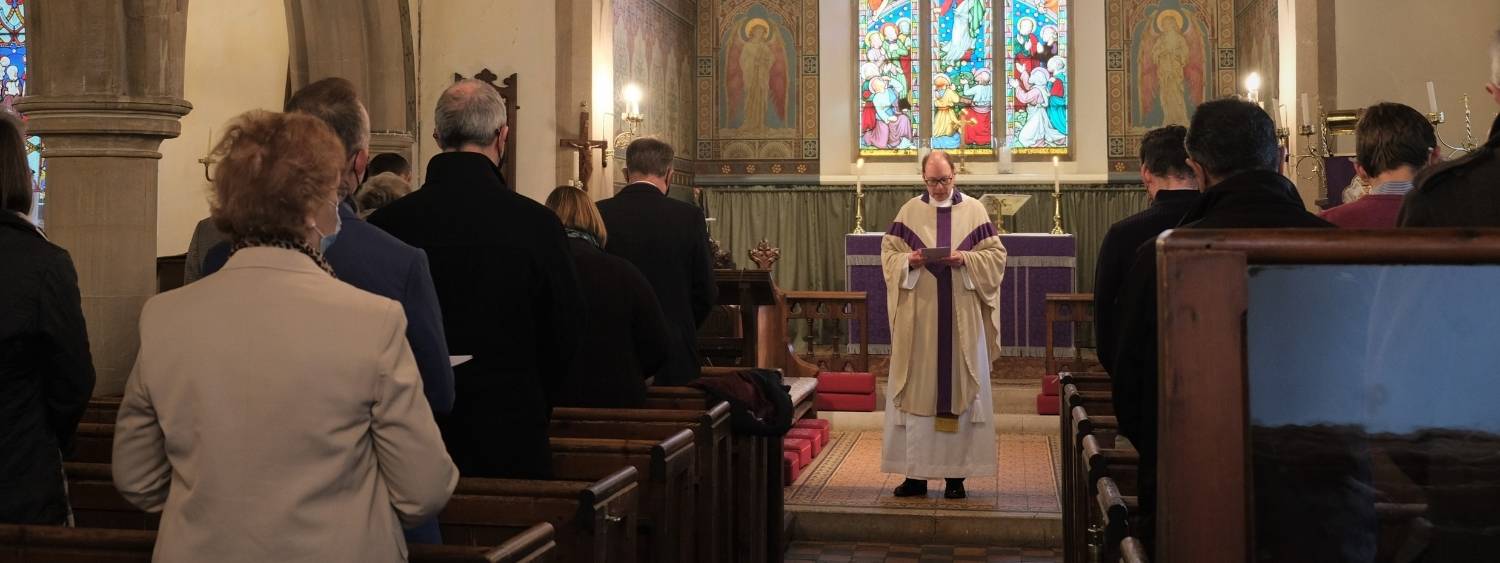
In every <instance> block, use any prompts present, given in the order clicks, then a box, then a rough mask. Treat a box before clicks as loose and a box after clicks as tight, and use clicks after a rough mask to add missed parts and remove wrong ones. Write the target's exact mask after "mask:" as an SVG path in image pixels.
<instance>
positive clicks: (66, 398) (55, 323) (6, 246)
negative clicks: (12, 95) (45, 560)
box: [0, 113, 94, 524]
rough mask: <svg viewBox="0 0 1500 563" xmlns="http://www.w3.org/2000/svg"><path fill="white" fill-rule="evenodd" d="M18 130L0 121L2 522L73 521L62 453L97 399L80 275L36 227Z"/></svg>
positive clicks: (8, 119) (15, 122)
mask: <svg viewBox="0 0 1500 563" xmlns="http://www.w3.org/2000/svg"><path fill="white" fill-rule="evenodd" d="M30 212H31V168H30V167H29V166H27V164H26V144H25V141H24V140H23V138H22V130H21V121H20V120H19V119H16V118H15V116H13V115H10V114H5V113H0V272H3V273H0V287H3V288H4V289H0V452H4V453H3V454H0V522H4V523H9V524H63V523H67V522H68V521H69V520H70V513H69V510H68V498H67V492H66V489H65V488H64V486H63V473H62V453H61V452H67V451H68V450H69V449H70V448H71V445H72V442H73V432H74V431H75V430H77V429H78V421H79V420H80V419H81V418H82V417H83V410H84V407H85V406H86V405H87V404H88V400H89V395H90V394H91V393H92V392H93V390H94V364H93V358H92V356H90V355H89V338H88V334H87V333H86V332H85V330H84V324H83V307H82V305H81V303H80V299H79V295H78V274H76V273H75V272H74V271H73V260H72V259H71V258H69V257H68V251H66V250H63V249H62V248H61V247H59V246H57V245H55V244H52V243H51V242H49V241H48V240H47V237H46V236H45V235H43V234H42V231H41V230H39V229H37V228H36V225H33V224H31V222H30V221H29V220H28V219H27V214H28V213H30Z"/></svg>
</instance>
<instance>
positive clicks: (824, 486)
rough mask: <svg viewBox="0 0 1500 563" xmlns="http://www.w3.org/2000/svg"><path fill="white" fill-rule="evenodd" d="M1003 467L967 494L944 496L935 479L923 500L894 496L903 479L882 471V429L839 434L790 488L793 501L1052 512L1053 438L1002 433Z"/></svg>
mask: <svg viewBox="0 0 1500 563" xmlns="http://www.w3.org/2000/svg"><path fill="white" fill-rule="evenodd" d="M996 439H997V440H999V447H998V448H997V453H998V455H999V469H998V471H997V474H996V475H994V476H991V477H984V478H971V479H969V480H967V481H966V482H965V486H966V487H967V488H968V492H969V498H967V499H964V500H947V499H944V498H942V491H943V487H942V483H941V482H937V481H935V482H932V483H931V484H930V485H929V488H928V490H929V492H928V495H927V496H926V497H925V498H916V499H912V498H896V497H894V496H892V495H891V491H892V489H894V488H895V487H896V485H897V484H899V483H900V482H901V480H902V478H903V476H901V475H890V474H886V473H881V472H880V443H881V433H880V432H836V433H834V434H833V437H832V440H831V442H830V444H829V445H828V446H827V447H826V448H825V449H824V451H823V452H822V454H821V455H819V456H818V459H817V460H816V461H814V462H813V464H812V465H810V466H808V468H807V469H806V470H804V472H803V474H802V476H801V477H799V478H798V479H797V481H796V482H795V483H793V484H792V486H790V487H787V490H786V502H787V505H788V506H789V507H791V506H793V505H813V506H847V507H872V508H892V509H935V508H936V509H943V510H973V511H994V512H1024V513H1051V514H1055V513H1058V512H1060V511H1061V509H1060V508H1059V504H1058V482H1057V475H1058V470H1057V444H1056V441H1057V440H1056V439H1055V438H1052V437H1049V436H1038V435H1020V434H1002V435H1000V436H997V437H996Z"/></svg>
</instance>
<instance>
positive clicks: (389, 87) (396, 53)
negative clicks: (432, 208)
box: [285, 0, 418, 162]
mask: <svg viewBox="0 0 1500 563" xmlns="http://www.w3.org/2000/svg"><path fill="white" fill-rule="evenodd" d="M285 1H286V20H287V40H288V42H289V44H290V45H289V47H290V50H289V51H290V57H289V59H290V60H289V61H288V64H287V92H288V93H289V94H290V93H291V92H295V91H296V90H297V89H298V88H301V87H303V86H305V85H307V84H309V83H311V82H314V81H316V80H320V79H323V78H326V77H329V76H341V77H343V78H347V79H349V80H350V81H351V82H353V83H354V86H355V88H357V89H359V93H360V97H361V98H363V99H364V101H365V106H366V108H367V109H368V110H369V112H370V130H371V136H370V152H372V153H382V152H394V153H398V154H401V155H402V156H405V157H406V159H407V161H408V162H416V160H415V158H414V157H415V155H414V154H413V152H412V151H413V147H412V146H413V141H414V140H415V137H414V133H413V132H414V131H416V130H417V125H418V122H417V111H416V110H417V105H416V104H417V78H416V76H417V73H416V65H415V63H414V60H415V57H414V52H415V50H414V48H413V46H414V44H415V42H414V41H413V37H412V26H411V4H410V2H409V0H285Z"/></svg>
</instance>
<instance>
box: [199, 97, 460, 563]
mask: <svg viewBox="0 0 1500 563" xmlns="http://www.w3.org/2000/svg"><path fill="white" fill-rule="evenodd" d="M286 111H288V112H293V113H301V114H306V115H311V116H313V117H315V118H317V119H318V120H320V121H322V122H323V123H324V124H326V125H328V127H329V128H330V129H332V130H333V132H334V134H335V135H336V136H337V137H338V138H339V141H340V144H341V145H342V146H343V147H344V150H343V155H344V160H343V164H342V165H341V168H340V170H339V178H338V189H337V191H338V200H339V205H338V224H339V227H340V228H339V229H338V232H337V234H336V238H335V239H332V240H331V241H330V246H329V247H328V248H327V249H326V250H325V251H324V258H325V259H327V260H328V264H329V265H330V266H332V268H333V271H334V272H335V275H336V276H338V278H339V279H340V280H343V281H344V282H347V283H348V284H349V285H352V286H354V287H357V288H359V289H363V290H365V291H368V292H370V293H374V294H376V295H379V296H381V297H386V298H389V299H394V300H396V301H399V302H400V303H401V308H402V310H403V311H404V312H405V313H406V340H407V343H408V344H409V345H410V346H411V350H412V354H414V355H415V356H416V358H417V368H418V370H420V371H421V373H422V391H423V393H425V395H426V397H427V404H428V405H429V406H430V407H432V410H433V413H435V414H443V413H446V412H448V411H449V410H452V408H453V366H452V365H451V364H450V363H449V360H448V343H447V340H446V336H445V335H444V334H443V317H442V311H441V309H440V308H439V306H438V298H437V291H436V289H435V288H434V286H433V283H432V274H431V273H430V272H429V270H428V266H427V255H426V254H425V253H423V252H422V251H421V250H420V249H417V248H414V247H412V246H410V245H408V244H406V243H404V242H401V241H400V240H398V239H397V238H396V237H393V236H391V235H389V234H386V232H385V231H382V230H380V229H379V228H376V227H375V226H374V225H371V224H369V223H366V222H365V221H364V220H363V219H361V218H360V217H359V215H357V214H356V213H355V212H354V207H353V205H352V198H351V197H350V194H353V193H354V190H355V188H356V187H357V186H358V185H359V184H358V182H359V179H360V178H362V177H363V176H364V171H365V168H366V166H365V164H366V162H367V161H368V160H369V154H370V151H369V147H370V116H369V113H367V112H366V111H365V106H364V103H363V102H362V101H360V99H359V94H358V93H356V92H355V90H354V84H353V83H351V82H349V81H348V80H346V79H343V78H337V77H333V78H325V79H322V80H319V81H317V82H313V83H312V84H308V85H307V86H304V87H303V88H302V89H301V90H298V91H297V92H296V93H294V94H292V97H291V99H289V100H287V103H286ZM229 253H230V245H229V244H227V243H225V244H222V245H220V246H218V247H215V248H214V249H213V250H212V251H210V252H209V259H208V263H207V264H205V265H204V268H203V271H204V275H211V274H213V273H214V272H217V271H218V270H219V269H220V268H221V267H223V266H224V263H225V261H226V260H228V257H229ZM406 537H407V539H408V540H409V541H411V542H413V543H442V536H441V532H440V531H439V530H438V524H437V520H435V519H434V520H429V521H428V522H425V523H423V524H422V525H421V526H420V527H418V528H415V529H412V530H409V531H408V533H407V536H406Z"/></svg>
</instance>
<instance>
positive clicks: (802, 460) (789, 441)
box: [781, 438, 813, 469]
mask: <svg viewBox="0 0 1500 563" xmlns="http://www.w3.org/2000/svg"><path fill="white" fill-rule="evenodd" d="M781 451H783V452H791V453H794V454H797V463H798V464H800V465H801V467H807V464H809V463H812V455H813V454H812V442H811V441H809V440H804V439H802V438H785V439H783V440H782V441H781ZM801 467H799V468H798V469H800V468H801Z"/></svg>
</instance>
